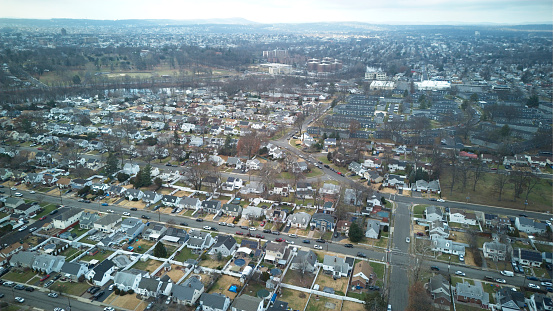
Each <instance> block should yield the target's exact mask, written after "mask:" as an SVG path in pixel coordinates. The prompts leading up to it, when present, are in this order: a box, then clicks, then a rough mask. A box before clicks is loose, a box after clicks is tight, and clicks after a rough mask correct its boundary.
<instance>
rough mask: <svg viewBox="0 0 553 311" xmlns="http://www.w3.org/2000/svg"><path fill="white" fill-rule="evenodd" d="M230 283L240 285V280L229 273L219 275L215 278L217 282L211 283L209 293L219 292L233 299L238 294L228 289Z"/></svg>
mask: <svg viewBox="0 0 553 311" xmlns="http://www.w3.org/2000/svg"><path fill="white" fill-rule="evenodd" d="M231 285H237V286H240V280H239V279H237V278H235V277H232V276H230V275H221V277H220V278H219V280H217V283H215V285H213V287H212V288H211V290H210V291H209V293H211V294H212V293H220V294H223V295H225V296H227V297H229V298H230V299H234V298H236V296H237V295H238V294H237V293H233V292H231V291H229V288H230V286H231Z"/></svg>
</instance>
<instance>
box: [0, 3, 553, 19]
mask: <svg viewBox="0 0 553 311" xmlns="http://www.w3.org/2000/svg"><path fill="white" fill-rule="evenodd" d="M0 17H11V18H40V19H49V18H79V19H81V18H84V19H208V18H233V17H241V18H245V19H248V20H251V21H254V22H260V23H297V22H321V21H358V22H367V23H394V24H413V23H416V24H427V23H428V24H435V23H440V22H461V23H508V24H517V23H543V22H547V23H551V22H553V1H552V0H456V1H452V0H196V1H189V0H180V1H179V0H89V1H83V0H0Z"/></svg>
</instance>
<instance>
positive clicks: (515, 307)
mask: <svg viewBox="0 0 553 311" xmlns="http://www.w3.org/2000/svg"><path fill="white" fill-rule="evenodd" d="M495 298H496V299H495V300H496V305H497V307H498V308H501V310H505V311H519V310H525V308H526V307H527V303H526V299H525V297H524V294H523V293H522V292H519V291H516V292H515V291H513V290H512V289H511V288H510V287H502V288H500V289H499V290H498V291H497V292H496V293H495Z"/></svg>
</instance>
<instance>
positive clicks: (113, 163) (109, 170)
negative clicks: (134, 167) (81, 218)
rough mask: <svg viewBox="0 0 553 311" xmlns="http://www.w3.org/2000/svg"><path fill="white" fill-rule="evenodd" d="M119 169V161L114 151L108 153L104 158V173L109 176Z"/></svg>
mask: <svg viewBox="0 0 553 311" xmlns="http://www.w3.org/2000/svg"><path fill="white" fill-rule="evenodd" d="M118 170H119V161H118V160H117V156H116V155H115V154H114V153H111V152H110V153H109V154H108V158H107V160H106V175H108V176H111V175H112V174H113V173H115V172H117V171H118Z"/></svg>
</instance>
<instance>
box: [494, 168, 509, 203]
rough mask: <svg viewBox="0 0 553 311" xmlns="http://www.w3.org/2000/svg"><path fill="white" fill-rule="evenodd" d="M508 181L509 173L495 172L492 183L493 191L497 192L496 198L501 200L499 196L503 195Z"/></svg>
mask: <svg viewBox="0 0 553 311" xmlns="http://www.w3.org/2000/svg"><path fill="white" fill-rule="evenodd" d="M509 181H510V178H509V175H506V174H495V180H494V183H493V189H494V192H495V193H497V200H498V201H501V196H502V195H503V190H504V189H505V185H507V183H508V182H509Z"/></svg>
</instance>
